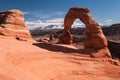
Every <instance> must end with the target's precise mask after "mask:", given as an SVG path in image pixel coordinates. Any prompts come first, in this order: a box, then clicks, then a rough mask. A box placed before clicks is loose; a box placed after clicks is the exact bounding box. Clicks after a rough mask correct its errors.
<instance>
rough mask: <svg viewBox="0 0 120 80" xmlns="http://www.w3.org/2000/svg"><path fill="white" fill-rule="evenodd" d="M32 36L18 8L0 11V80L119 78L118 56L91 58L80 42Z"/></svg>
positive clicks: (106, 79)
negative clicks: (38, 39)
mask: <svg viewBox="0 0 120 80" xmlns="http://www.w3.org/2000/svg"><path fill="white" fill-rule="evenodd" d="M32 36H33V35H32ZM32 36H31V34H30V33H29V31H28V29H27V27H26V25H25V23H24V18H23V14H22V13H21V12H20V11H18V10H10V11H5V12H1V13H0V54H1V56H0V80H120V62H119V58H118V57H117V58H115V59H112V58H107V57H104V58H93V57H91V55H90V54H89V53H91V51H92V50H91V49H85V47H84V45H83V43H82V42H80V43H78V44H77V43H76V44H75V43H73V44H71V45H67V44H57V43H56V42H57V40H58V39H54V40H53V41H47V40H48V39H49V37H48V39H45V40H43V41H36V40H34V39H33V38H32ZM33 37H34V36H33ZM43 37H44V36H43ZM77 40H78V39H77ZM83 40H84V39H83Z"/></svg>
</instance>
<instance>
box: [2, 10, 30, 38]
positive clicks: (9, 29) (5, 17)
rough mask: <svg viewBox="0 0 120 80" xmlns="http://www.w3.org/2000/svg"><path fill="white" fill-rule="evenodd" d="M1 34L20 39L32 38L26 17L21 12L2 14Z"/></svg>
mask: <svg viewBox="0 0 120 80" xmlns="http://www.w3.org/2000/svg"><path fill="white" fill-rule="evenodd" d="M0 34H1V35H4V36H14V37H20V38H31V35H30V33H29V31H28V29H27V27H26V25H25V21H24V15H23V14H22V12H21V11H19V10H9V11H3V12H0Z"/></svg>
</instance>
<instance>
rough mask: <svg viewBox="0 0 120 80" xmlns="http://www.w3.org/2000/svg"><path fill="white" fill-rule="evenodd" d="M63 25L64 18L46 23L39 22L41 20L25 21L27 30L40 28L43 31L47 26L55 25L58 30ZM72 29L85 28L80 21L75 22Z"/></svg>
mask: <svg viewBox="0 0 120 80" xmlns="http://www.w3.org/2000/svg"><path fill="white" fill-rule="evenodd" d="M63 24H64V18H54V19H49V20H46V21H41V20H31V21H26V25H27V26H28V28H29V29H33V28H38V27H41V28H42V29H43V28H45V27H46V26H49V25H57V26H58V27H59V28H63ZM72 27H85V25H84V24H83V23H82V22H81V21H79V20H75V22H74V23H73V25H72Z"/></svg>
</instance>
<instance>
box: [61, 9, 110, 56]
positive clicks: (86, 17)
mask: <svg viewBox="0 0 120 80" xmlns="http://www.w3.org/2000/svg"><path fill="white" fill-rule="evenodd" d="M77 18H79V19H80V20H81V21H82V22H83V23H84V24H85V25H86V33H85V34H86V41H85V48H93V49H96V51H95V52H93V53H92V56H93V57H106V56H107V57H111V55H110V52H109V50H108V48H107V46H108V43H107V39H106V38H105V36H104V34H103V31H102V29H101V27H100V25H99V24H98V23H97V22H96V21H95V20H94V19H93V17H92V16H91V14H90V10H89V9H88V8H76V7H75V8H71V9H70V10H69V11H68V13H67V14H66V16H65V19H64V26H65V27H64V33H65V32H68V31H69V30H70V28H71V26H72V24H73V22H74V20H75V19H77ZM64 33H63V38H64V37H66V36H67V34H64ZM68 36H70V34H68ZM63 40H65V41H63V42H64V43H66V42H67V43H71V42H72V41H71V40H70V39H69V40H67V39H63Z"/></svg>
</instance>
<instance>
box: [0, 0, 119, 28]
mask: <svg viewBox="0 0 120 80" xmlns="http://www.w3.org/2000/svg"><path fill="white" fill-rule="evenodd" d="M72 7H82V8H90V12H91V14H92V16H93V17H94V19H95V20H96V21H97V22H98V23H99V24H101V25H108V24H115V23H120V0H0V11H5V10H11V9H18V10H21V11H22V12H23V13H24V17H25V21H26V24H27V26H28V28H35V27H39V26H43V27H44V26H47V25H49V24H51V25H52V24H53V25H54V24H58V25H60V24H61V25H62V24H63V21H64V17H65V15H66V13H67V11H68V10H69V8H72ZM74 24H82V22H81V21H78V20H76V22H75V23H74Z"/></svg>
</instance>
